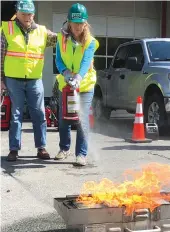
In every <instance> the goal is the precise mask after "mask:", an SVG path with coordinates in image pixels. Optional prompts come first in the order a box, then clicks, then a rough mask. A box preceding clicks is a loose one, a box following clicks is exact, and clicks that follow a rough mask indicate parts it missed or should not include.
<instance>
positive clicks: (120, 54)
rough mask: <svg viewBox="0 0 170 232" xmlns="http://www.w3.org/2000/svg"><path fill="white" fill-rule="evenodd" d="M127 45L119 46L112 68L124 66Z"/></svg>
mask: <svg viewBox="0 0 170 232" xmlns="http://www.w3.org/2000/svg"><path fill="white" fill-rule="evenodd" d="M126 57H127V46H123V47H120V48H119V50H118V51H117V54H116V57H115V59H114V62H113V64H112V66H113V68H125V64H126Z"/></svg>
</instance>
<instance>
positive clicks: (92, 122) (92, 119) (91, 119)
mask: <svg viewBox="0 0 170 232" xmlns="http://www.w3.org/2000/svg"><path fill="white" fill-rule="evenodd" d="M89 123H90V129H93V128H94V115H93V108H92V106H90V112H89Z"/></svg>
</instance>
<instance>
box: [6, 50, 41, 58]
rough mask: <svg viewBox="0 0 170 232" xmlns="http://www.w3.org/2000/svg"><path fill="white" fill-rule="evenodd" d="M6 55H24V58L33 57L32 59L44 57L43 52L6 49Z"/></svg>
mask: <svg viewBox="0 0 170 232" xmlns="http://www.w3.org/2000/svg"><path fill="white" fill-rule="evenodd" d="M6 56H16V57H25V58H34V59H44V55H43V54H34V53H22V52H12V51H7V53H6Z"/></svg>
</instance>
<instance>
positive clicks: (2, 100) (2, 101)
mask: <svg viewBox="0 0 170 232" xmlns="http://www.w3.org/2000/svg"><path fill="white" fill-rule="evenodd" d="M1 97H2V99H1V103H0V107H1V106H2V105H3V103H4V97H5V96H4V95H1Z"/></svg>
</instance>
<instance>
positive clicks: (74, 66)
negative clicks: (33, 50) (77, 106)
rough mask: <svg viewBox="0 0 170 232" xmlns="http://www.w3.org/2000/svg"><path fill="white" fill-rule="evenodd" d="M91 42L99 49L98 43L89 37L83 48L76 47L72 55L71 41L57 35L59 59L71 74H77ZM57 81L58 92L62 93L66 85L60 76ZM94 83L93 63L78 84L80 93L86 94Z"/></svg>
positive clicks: (60, 34)
mask: <svg viewBox="0 0 170 232" xmlns="http://www.w3.org/2000/svg"><path fill="white" fill-rule="evenodd" d="M92 40H94V41H95V44H96V48H95V51H96V50H97V48H98V47H99V42H98V41H97V40H96V39H95V38H93V37H92V36H90V38H89V40H88V41H87V42H86V44H85V46H84V47H83V46H82V45H78V46H76V48H75V52H74V53H73V44H72V41H71V39H67V40H66V38H65V36H64V35H63V34H62V33H58V43H59V47H60V52H61V58H62V60H63V62H64V64H65V66H66V67H67V69H69V70H70V71H71V72H72V73H79V70H80V65H81V61H82V59H83V55H84V51H85V50H86V49H87V47H88V46H89V45H90V43H91V42H92ZM57 80H58V83H59V90H60V91H62V89H63V87H65V86H66V85H67V84H66V82H65V81H64V76H63V75H62V74H59V75H57ZM95 83H96V71H95V70H94V68H93V62H92V65H91V67H90V69H89V70H88V72H87V73H86V75H85V76H84V77H83V79H82V81H81V82H80V89H79V90H80V92H88V91H89V90H91V89H92V88H94V85H95Z"/></svg>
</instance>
